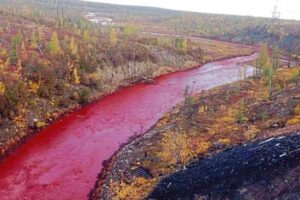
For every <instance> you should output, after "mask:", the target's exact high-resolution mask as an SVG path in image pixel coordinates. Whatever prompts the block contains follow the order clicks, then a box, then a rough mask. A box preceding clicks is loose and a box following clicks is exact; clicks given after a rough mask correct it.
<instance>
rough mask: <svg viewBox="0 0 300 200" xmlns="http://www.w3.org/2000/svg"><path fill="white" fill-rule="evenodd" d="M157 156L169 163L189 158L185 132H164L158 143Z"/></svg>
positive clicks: (185, 161)
mask: <svg viewBox="0 0 300 200" xmlns="http://www.w3.org/2000/svg"><path fill="white" fill-rule="evenodd" d="M160 145H161V147H162V149H161V151H160V152H159V153H158V157H159V158H160V159H161V160H162V161H164V162H167V163H168V164H169V165H172V164H178V163H184V164H185V163H187V161H189V159H190V158H191V152H190V149H189V146H188V145H189V141H188V138H187V135H186V134H185V133H174V132H166V133H164V134H163V138H162V140H161V143H160Z"/></svg>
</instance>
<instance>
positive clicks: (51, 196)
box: [0, 54, 257, 200]
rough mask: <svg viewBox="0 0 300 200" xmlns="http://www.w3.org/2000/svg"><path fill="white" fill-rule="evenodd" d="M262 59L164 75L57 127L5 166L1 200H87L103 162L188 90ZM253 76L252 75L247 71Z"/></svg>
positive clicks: (233, 75)
mask: <svg viewBox="0 0 300 200" xmlns="http://www.w3.org/2000/svg"><path fill="white" fill-rule="evenodd" d="M256 57H257V55H256V54H253V55H251V56H245V57H238V58H233V59H228V60H224V61H219V62H213V63H209V64H206V65H204V66H202V67H200V68H197V69H193V70H189V71H185V72H178V73H173V74H169V75H165V76H162V77H159V78H158V79H156V82H155V84H137V85H135V86H133V87H130V88H126V89H123V90H121V91H119V92H116V93H114V94H112V95H109V96H107V97H105V98H103V99H101V100H100V101H98V102H96V103H93V104H91V105H88V106H86V107H84V108H83V109H81V110H79V111H76V112H73V113H71V114H70V115H68V116H66V117H65V118H63V119H62V120H61V121H58V122H55V123H53V124H52V125H50V126H49V127H48V128H46V129H45V130H43V131H41V132H40V133H39V134H37V135H36V136H34V137H33V139H31V140H30V141H29V142H28V143H26V144H24V145H22V146H21V147H20V148H18V149H17V151H15V152H14V153H13V154H12V155H11V156H10V157H9V158H8V159H7V160H6V161H5V162H4V163H2V164H1V165H0V199H1V200H23V199H24V200H43V199H48V200H77V199H78V200H84V199H87V195H88V193H89V192H90V190H91V189H92V188H93V186H94V183H95V182H96V178H97V174H98V173H99V172H100V170H101V168H102V162H103V161H104V160H106V159H109V158H110V157H111V156H112V154H113V153H114V152H116V151H117V150H118V148H119V145H120V144H121V143H124V142H126V141H127V139H128V138H129V137H130V136H132V135H134V134H140V133H144V132H145V131H146V130H147V129H149V128H150V127H151V126H153V125H154V124H155V123H156V122H157V120H158V119H159V118H160V117H162V115H163V113H164V112H167V111H168V110H169V109H171V108H172V107H173V106H175V105H176V104H177V103H179V102H180V101H182V100H183V98H184V97H183V93H184V89H185V88H186V86H190V88H191V89H192V90H193V92H194V93H196V92H200V91H202V90H207V89H210V88H212V87H216V86H219V85H222V84H225V83H230V82H233V81H236V80H237V79H238V75H239V74H240V73H239V72H240V70H239V69H240V68H241V64H240V62H244V61H250V60H253V59H254V58H256ZM247 72H248V74H251V73H252V72H251V69H250V68H249V69H248V70H247Z"/></svg>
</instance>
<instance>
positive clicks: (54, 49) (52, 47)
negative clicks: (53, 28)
mask: <svg viewBox="0 0 300 200" xmlns="http://www.w3.org/2000/svg"><path fill="white" fill-rule="evenodd" d="M48 51H49V52H50V53H53V54H58V53H60V52H61V48H60V44H59V39H58V36H57V33H56V32H53V33H52V36H51V40H50V41H49V43H48Z"/></svg>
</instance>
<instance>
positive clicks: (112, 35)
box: [108, 28, 117, 45]
mask: <svg viewBox="0 0 300 200" xmlns="http://www.w3.org/2000/svg"><path fill="white" fill-rule="evenodd" d="M108 37H109V42H110V44H112V45H116V43H117V33H116V30H115V29H114V28H111V29H110V30H109V32H108Z"/></svg>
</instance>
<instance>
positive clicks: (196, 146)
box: [190, 139, 211, 156]
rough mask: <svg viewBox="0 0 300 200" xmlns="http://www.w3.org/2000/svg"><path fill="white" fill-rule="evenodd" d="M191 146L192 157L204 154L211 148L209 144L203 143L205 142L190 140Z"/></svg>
mask: <svg viewBox="0 0 300 200" xmlns="http://www.w3.org/2000/svg"><path fill="white" fill-rule="evenodd" d="M190 141H191V144H192V150H193V154H194V156H198V155H200V154H204V153H206V152H207V151H208V149H209V148H210V147H211V143H210V142H205V141H201V140H200V141H197V140H196V141H195V140H192V139H191V140H190Z"/></svg>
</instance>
